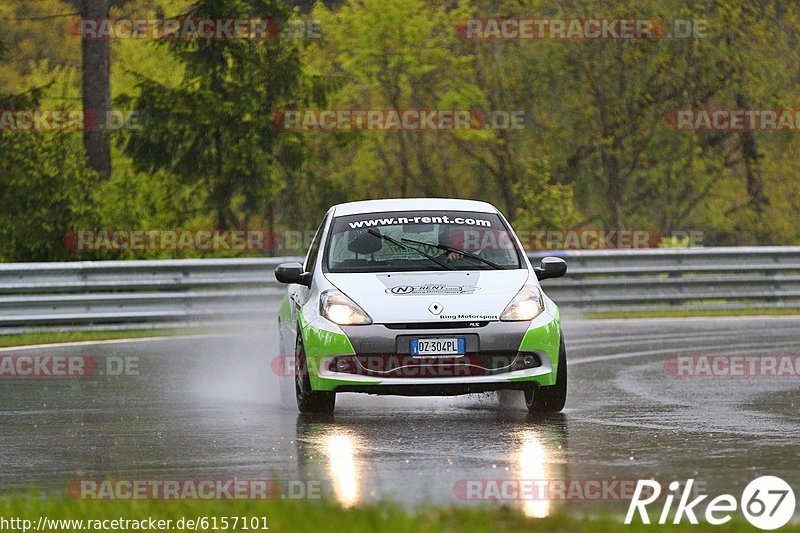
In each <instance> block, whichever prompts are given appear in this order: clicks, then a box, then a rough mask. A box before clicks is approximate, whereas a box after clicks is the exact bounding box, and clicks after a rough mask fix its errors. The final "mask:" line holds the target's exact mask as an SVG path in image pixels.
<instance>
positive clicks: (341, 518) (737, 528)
mask: <svg viewBox="0 0 800 533" xmlns="http://www.w3.org/2000/svg"><path fill="white" fill-rule="evenodd" d="M0 517H2V518H4V519H10V518H19V519H25V520H30V521H31V522H30V525H31V528H33V529H35V527H36V525H37V524H38V523H39V522H38V521H39V517H46V518H47V519H49V520H59V519H60V520H83V522H82V529H83V530H84V531H85V530H87V529H90V528H89V527H87V522H86V521H87V520H113V519H123V520H142V519H148V518H153V519H154V520H171V521H172V522H171V525H170V527H169V528H168V529H169V530H172V531H180V530H181V529H179V528H178V527H176V525H177V524H178V521H179V520H180V519H181V518H183V519H184V522H183V523H184V525H185V527H184V528H183V529H184V530H195V528H194V527H193V526H192V527H188V526H187V525H186V520H195V521H197V520H198V519H202V518H204V517H205V519H206V525H207V526H208V527H202V522H200V523H199V526H198V527H197V528H196V530H197V531H208V530H211V529H212V527H211V526H212V525H213V524H214V522H213V518H214V517H216V525H217V531H221V530H224V528H223V527H222V524H223V521H222V517H227V518H228V526H229V527H228V528H227V529H228V530H231V531H233V530H236V531H246V530H250V531H259V530H262V531H263V528H262V527H261V526H262V525H266V526H267V527H268V528H269V530H270V531H289V532H295V531H309V532H312V531H313V532H318V531H342V532H345V531H346V532H353V531H356V532H358V531H370V532H372V531H381V532H386V533H390V532H395V531H396V532H403V533H405V532H408V531H431V532H439V531H442V532H443V531H465V532H467V531H470V532H471V531H475V532H478V531H480V532H484V531H557V532H572V531H588V532H605V531H609V532H612V531H613V532H617V531H626V532H632V533H636V532H653V531H668V532H669V531H692V532H693V533H705V532H712V531H713V532H715V533H734V532H736V533H738V532H744V531H753V526H751V525H750V524H749V523H747V522H746V521H744V520H743V519H739V518H737V519H735V520H731V521H730V522H728V523H726V524H723V525H721V526H712V525H709V524H704V523H701V524H700V525H691V524H689V523H686V524H683V525H678V526H673V525H665V526H660V525H644V524H641V523H639V524H632V525H629V526H626V525H624V524H623V523H622V519H621V518H620V517H615V516H610V515H587V516H576V515H569V514H566V513H562V514H556V515H553V516H550V517H547V518H528V517H525V516H524V515H523V514H522V513H520V512H519V511H516V510H513V509H511V508H509V507H505V506H503V507H472V508H448V509H427V510H421V511H418V512H415V513H410V512H408V511H405V510H403V509H402V508H399V507H396V506H394V505H380V504H373V505H368V506H361V507H356V508H351V509H343V508H342V507H340V506H338V505H337V504H335V503H333V502H329V501H308V500H296V501H290V500H266V501H219V500H216V501H189V500H181V501H168V502H166V501H154V500H137V501H126V502H121V501H92V500H72V499H68V498H63V499H49V498H45V499H41V498H39V497H38V496H35V495H28V496H10V497H3V498H0ZM234 517H239V519H238V520H239V523H238V527H235V528H234V527H233V525H234V524H233V521H234ZM243 517H247V518H248V520H250V519H252V518H253V517H259V518H258V526H259V527H258V528H251V527H250V525H251V524H250V523H248V527H247V528H244V527H242V523H241V520H242V518H243ZM260 517H264V518H263V520H262V519H261V518H260ZM48 524H49V525H48ZM109 524H110V523H109ZM15 529H16V530H21V528H20V527H17V528H15ZM42 529H43V530H46V531H80V530H81V528H80V527H79V526H78V525H77V524H75V523H72V524H63V523H62V524H53V523H52V522H50V523H46V524H45V527H43V528H42ZM91 529H99V528H97V527H93V528H91ZM124 529H127V530H131V529H135V528H134V527H131V526H130V525H128V527H127V528H124ZM137 529H141V528H137ZM114 530H118V531H119V530H123V528H122V527H117V528H115V529H114ZM782 531H790V532H800V525H798V524H792V525H789V526H787V527H786V528H784V529H782Z"/></svg>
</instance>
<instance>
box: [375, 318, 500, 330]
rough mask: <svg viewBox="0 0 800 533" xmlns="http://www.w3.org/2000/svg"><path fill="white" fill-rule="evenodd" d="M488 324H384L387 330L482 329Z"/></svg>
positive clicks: (481, 322)
mask: <svg viewBox="0 0 800 533" xmlns="http://www.w3.org/2000/svg"><path fill="white" fill-rule="evenodd" d="M488 323H489V321H488V320H484V321H477V320H476V321H472V322H411V323H401V324H384V326H386V327H387V328H389V329H463V328H482V327H484V326H486V325H487V324H488Z"/></svg>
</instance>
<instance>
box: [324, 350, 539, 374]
mask: <svg viewBox="0 0 800 533" xmlns="http://www.w3.org/2000/svg"><path fill="white" fill-rule="evenodd" d="M327 364H328V365H329V367H328V368H329V369H330V370H331V371H333V372H339V373H344V374H356V375H362V376H373V377H384V378H403V377H405V378H442V377H465V376H489V375H494V374H501V373H504V372H513V371H515V370H525V369H529V368H536V367H539V366H541V365H542V361H541V358H540V357H539V355H538V354H537V353H534V352H520V353H516V352H514V353H507V354H500V353H495V354H491V355H489V354H480V355H478V354H472V355H462V356H452V357H419V356H412V355H408V354H390V355H340V356H336V357H334V358H332V359H331V360H329V362H328V363H327Z"/></svg>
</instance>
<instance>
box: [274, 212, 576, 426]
mask: <svg viewBox="0 0 800 533" xmlns="http://www.w3.org/2000/svg"><path fill="white" fill-rule="evenodd" d="M566 271H567V265H566V263H565V262H564V261H563V260H562V259H560V258H556V257H546V258H544V259H543V260H542V262H541V265H540V266H538V267H536V268H534V267H532V266H531V264H530V262H529V260H528V258H527V256H526V255H525V253H524V251H523V249H522V246H521V245H520V242H519V239H518V238H517V237H516V235H515V234H514V232H513V231H512V229H511V227H510V225H509V224H508V222H507V221H506V219H505V218H504V217H503V215H502V214H501V213H500V212H499V211H498V210H497V209H496V208H495V207H494V206H492V205H490V204H487V203H484V202H478V201H472V200H457V199H443V198H418V199H398V200H369V201H363V202H352V203H346V204H340V205H335V206H333V207H331V208H330V210H329V211H328V213H327V214H326V215H325V218H324V219H323V220H322V223H321V224H320V226H319V229H318V230H317V232H316V235H315V236H314V239H313V241H312V243H311V246H310V248H309V250H308V254H307V256H306V258H305V263H304V264H302V265H301V264H300V263H285V264H282V265H280V266H279V267H278V268H277V269H276V271H275V277H276V278H277V279H278V281H281V282H283V283H287V284H288V290H287V294H286V297H285V298H284V299H283V302H282V304H281V308H280V315H279V319H278V321H279V330H280V342H281V350H283V354H288V355H289V356H291V355H293V356H294V365H293V366H294V380H282V387H281V388H282V390H281V393H282V395H283V396H284V398H286V397H291V395H292V394H294V396H295V397H296V402H297V407H298V408H299V410H300V411H301V412H304V413H324V412H332V411H333V409H334V405H335V402H336V393H337V392H366V393H371V394H397V395H413V396H418V395H423V396H428V395H452V394H468V393H476V392H486V391H499V390H518V391H522V392H523V393H524V396H525V403H526V405H527V407H528V409H529V410H530V411H533V412H557V411H560V410H561V409H563V407H564V402H565V400H566V394H567V364H566V352H565V349H564V339H563V335H562V333H561V328H560V321H559V312H558V307H557V306H556V305H555V303H553V301H552V300H550V299H549V298H548V297H547V296H546V295H545V294H544V292H543V291H542V289H541V287H540V285H539V281H540V280H543V279H545V278H554V277H559V276H563V275H564V274H565V273H566ZM292 382H293V383H292ZM292 384H293V385H294V386H293V387H292Z"/></svg>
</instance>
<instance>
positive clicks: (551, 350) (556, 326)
mask: <svg viewBox="0 0 800 533" xmlns="http://www.w3.org/2000/svg"><path fill="white" fill-rule="evenodd" d="M560 348H561V328H560V322H559V320H558V312H556V316H555V317H554V318H553V320H551V321H550V322H548V323H547V324H545V325H544V326H540V327H538V328H531V329H529V330H528V331H526V332H525V336H524V337H523V338H522V342H521V343H520V345H519V349H520V351H525V352H532V351H537V352H545V353H546V354H547V357H548V359H550V365H551V366H552V367H553V371H552V372H550V373H548V374H542V375H540V376H530V377H523V378H511V381H535V382H536V383H538V384H539V385H543V386H545V387H547V386H550V385H555V384H556V373H557V372H558V354H559V351H560Z"/></svg>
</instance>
